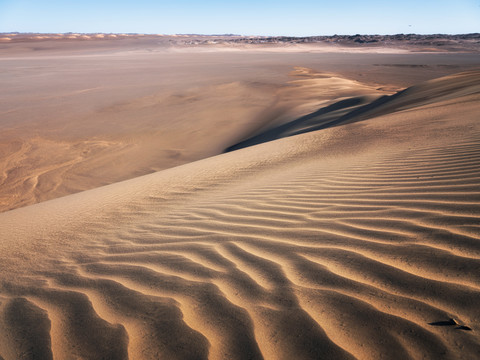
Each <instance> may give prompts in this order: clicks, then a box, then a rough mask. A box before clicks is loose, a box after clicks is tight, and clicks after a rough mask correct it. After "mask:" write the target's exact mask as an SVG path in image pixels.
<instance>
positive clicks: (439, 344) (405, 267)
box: [0, 69, 480, 359]
mask: <svg viewBox="0 0 480 360" xmlns="http://www.w3.org/2000/svg"><path fill="white" fill-rule="evenodd" d="M298 71H300V72H301V71H303V70H301V69H300V70H298ZM296 75H297V76H298V75H299V74H298V73H297V74H296ZM479 84H480V72H479V71H471V72H468V73H462V74H458V75H451V76H448V77H445V78H441V79H438V80H433V81H429V82H427V83H422V84H420V85H418V86H414V87H410V88H408V89H407V90H406V91H403V92H401V93H398V94H396V95H393V96H390V97H388V98H383V100H382V101H378V98H375V99H371V102H368V101H367V100H366V99H365V98H364V97H362V98H361V99H362V101H360V102H358V101H357V102H354V103H355V106H353V107H352V108H351V109H348V108H345V107H340V108H339V109H337V110H338V111H340V113H339V114H337V115H339V116H337V117H332V118H330V117H326V115H325V114H329V113H328V112H327V113H326V112H325V111H324V112H320V113H319V112H318V110H317V112H314V113H312V116H310V117H308V118H307V119H305V118H303V120H301V121H298V119H297V120H293V122H288V121H282V122H280V123H274V124H271V126H269V127H267V128H263V129H255V131H250V135H251V137H248V136H247V134H245V136H243V139H240V140H242V141H246V142H248V139H249V138H250V139H252V138H255V139H256V141H255V143H256V145H254V146H245V147H241V148H240V149H239V150H237V151H232V152H228V153H225V154H221V155H218V156H213V157H209V158H207V159H203V160H199V161H195V162H191V163H188V164H185V165H181V166H177V167H174V168H171V169H167V170H163V171H158V172H155V173H152V174H149V175H145V176H141V177H136V178H134V179H131V180H127V181H123V182H117V183H115V184H112V185H108V186H104V187H98V188H96V189H93V190H89V191H84V192H80V193H77V194H74V195H69V196H66V197H62V198H57V199H54V200H50V201H45V202H41V203H39V204H35V205H30V206H26V207H23V208H20V209H16V210H13V211H7V212H4V213H2V214H0V223H1V226H0V239H1V242H0V254H1V262H0V279H1V283H0V284H1V285H0V314H1V316H0V333H1V334H2V336H1V337H0V357H1V358H3V359H33V358H41V359H50V358H55V359H127V358H129V359H160V358H165V359H206V358H210V359H262V358H264V359H344V358H345V359H354V358H357V359H382V358H384V359H419V358H427V359H476V358H478V354H479V353H480V337H479V335H478V333H479V331H480V308H479V306H478V304H479V298H480V226H479V224H480V221H479V220H480V123H479V121H478V115H479V113H480V85H479ZM377 95H378V94H377ZM355 98H357V99H358V96H356V97H355ZM342 104H343V105H344V104H345V103H342ZM325 106H332V104H331V103H329V104H326V105H325ZM329 109H330V110H331V109H332V108H331V107H330V108H329ZM337 110H335V111H337ZM339 119H343V120H345V121H343V120H342V121H340V120H339ZM317 127H318V128H317ZM272 134H274V135H275V136H273V135H272ZM257 140H258V141H257ZM247 145H248V144H247Z"/></svg>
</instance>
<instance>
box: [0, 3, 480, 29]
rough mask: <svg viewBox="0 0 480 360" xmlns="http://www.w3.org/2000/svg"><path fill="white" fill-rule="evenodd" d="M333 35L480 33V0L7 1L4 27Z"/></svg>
mask: <svg viewBox="0 0 480 360" xmlns="http://www.w3.org/2000/svg"><path fill="white" fill-rule="evenodd" d="M13 31H18V32H44V33H46V32H53V33H58V32H83V33H89V32H104V33H124V32H125V33H127V32H131V33H153V34H157V33H160V34H189V33H195V34H226V33H229V34H230V33H232V34H241V35H293V36H308V35H333V34H357V33H360V34H398V33H417V34H433V33H447V34H458V33H472V32H480V0H403V1H402V0H394V1H392V0H365V1H362V0H330V1H323V0H316V1H315V0H296V1H294V0H290V1H286V0H276V1H273V0H257V1H252V0H243V1H238V0H230V1H220V0H203V1H197V0H169V1H163V0H160V1H154V0H135V1H133V0H115V1H113V0H0V32H13Z"/></svg>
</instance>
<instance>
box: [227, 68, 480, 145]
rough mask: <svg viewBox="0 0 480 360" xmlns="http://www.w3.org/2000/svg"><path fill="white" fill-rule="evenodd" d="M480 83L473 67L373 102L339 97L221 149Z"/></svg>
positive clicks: (447, 95) (473, 88) (450, 95)
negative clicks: (291, 119)
mask: <svg viewBox="0 0 480 360" xmlns="http://www.w3.org/2000/svg"><path fill="white" fill-rule="evenodd" d="M479 84H480V70H475V71H469V72H464V73H459V74H456V75H452V76H447V77H443V78H440V79H436V80H431V81H427V82H425V83H422V84H420V85H415V86H412V87H409V88H407V89H405V90H402V91H399V92H397V93H396V94H393V95H390V96H387V95H385V96H381V97H378V98H376V99H374V100H373V101H372V97H369V96H362V97H352V98H349V99H342V100H340V101H338V102H336V103H334V104H331V105H329V106H326V107H324V108H321V109H319V110H317V111H315V112H313V113H311V114H308V115H305V116H302V117H301V118H299V119H296V120H293V121H291V122H289V123H286V124H283V125H280V126H278V127H275V128H273V129H269V130H266V131H264V132H261V133H259V134H256V135H254V136H252V137H250V138H248V139H245V140H243V141H241V142H239V143H237V144H234V145H232V146H230V147H228V148H226V149H225V151H224V152H230V151H234V150H239V149H242V148H246V147H249V146H253V145H258V144H261V143H265V142H269V141H273V140H277V139H280V138H284V137H288V136H293V135H298V134H303V133H306V132H310V131H317V130H322V129H326V128H330V127H334V126H340V125H345V124H349V123H353V122H357V121H362V120H367V119H371V118H374V117H377V116H382V115H387V114H390V113H394V112H397V111H401V110H408V109H411V108H415V107H418V106H422V105H427V104H429V103H433V102H438V101H443V100H449V99H454V98H456V97H458V96H464V95H468V94H474V93H478V92H480V85H479Z"/></svg>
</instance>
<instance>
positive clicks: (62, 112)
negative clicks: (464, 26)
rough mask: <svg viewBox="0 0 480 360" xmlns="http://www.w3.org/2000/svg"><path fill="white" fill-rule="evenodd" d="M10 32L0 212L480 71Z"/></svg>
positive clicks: (409, 60) (395, 57) (274, 48)
mask: <svg viewBox="0 0 480 360" xmlns="http://www.w3.org/2000/svg"><path fill="white" fill-rule="evenodd" d="M4 35H5V36H6V37H10V38H11V40H9V41H4V42H2V43H1V44H0V93H1V94H2V95H1V96H0V211H6V210H10V209H14V208H18V207H22V206H26V205H30V204H33V203H37V202H41V201H44V200H49V199H53V198H57V197H60V196H64V195H68V194H72V193H76V192H79V191H83V190H87V189H93V188H96V187H98V186H102V185H106V184H111V183H115V182H118V181H122V180H126V179H131V178H134V177H136V176H140V175H145V174H148V173H152V172H155V171H159V170H163V169H167V168H171V167H174V166H178V165H181V164H186V163H189V162H192V161H195V160H199V159H203V158H206V157H209V156H213V155H218V154H220V153H222V152H223V151H224V150H225V149H227V148H230V147H231V146H233V145H234V144H237V143H239V142H242V141H243V140H246V139H248V138H250V137H252V136H253V135H255V134H259V133H263V132H264V131H266V130H268V129H271V128H275V127H277V126H278V125H281V124H285V123H288V122H290V121H293V120H295V119H299V118H300V117H302V116H305V115H308V114H311V113H312V112H314V111H317V110H319V109H323V108H325V107H326V106H327V105H331V104H334V103H337V102H338V101H340V100H342V99H344V100H346V101H347V102H346V103H343V104H341V105H340V106H341V107H343V110H342V109H337V110H338V111H337V112H336V113H330V115H331V117H335V116H337V115H338V114H339V113H340V112H342V111H343V112H344V113H345V112H348V106H347V105H352V106H359V105H366V104H368V103H369V102H371V101H372V100H373V99H375V98H378V97H381V96H383V95H389V94H393V93H395V92H396V91H398V90H400V89H403V88H405V87H407V86H411V85H414V84H416V83H419V82H421V81H425V80H430V79H433V78H437V77H440V76H445V75H448V74H452V73H456V72H461V71H465V70H470V69H473V68H475V67H478V66H479V60H478V53H471V52H454V53H449V52H443V53H409V52H408V51H407V50H405V49H397V48H395V47H382V44H381V43H380V44H379V43H376V44H374V45H375V46H374V47H367V48H363V47H358V46H359V45H358V46H357V47H355V48H353V47H345V48H341V47H339V46H337V45H335V46H334V47H332V46H333V45H331V46H330V47H329V48H328V49H327V50H325V49H326V48H325V47H324V46H323V45H318V44H317V45H315V44H313V45H311V44H310V45H309V44H303V45H302V44H289V43H285V44H269V45H268V46H266V45H262V44H257V45H255V46H254V45H252V44H236V45H235V47H228V46H227V45H228V44H227V45H226V44H216V45H211V44H210V45H205V46H187V45H188V44H189V43H192V42H194V41H197V42H198V41H204V42H205V41H207V40H205V38H206V37H184V36H177V37H175V36H169V37H166V36H152V35H150V36H141V35H135V36H133V35H122V34H118V35H115V37H114V38H112V35H111V34H89V35H85V34H83V35H82V34H67V35H61V34H60V35H59V34H49V35H48V34H43V35H42V34H36V35H35V34H30V35H28V36H27V35H22V34H4ZM7 35H8V36H7ZM84 37H88V39H86V38H84ZM73 38H75V39H73ZM208 39H209V38H208ZM228 39H229V40H231V38H228ZM209 41H210V40H209ZM172 44H173V45H172ZM178 44H181V45H178ZM280 45H281V46H280ZM300 45H301V46H300ZM367 45H368V44H367ZM367 45H365V46H367ZM372 46H373V45H372ZM332 49H333V50H332ZM470 50H471V49H470ZM352 97H357V100H349V99H351V98H352ZM330 110H332V109H330ZM297 130H298V129H297Z"/></svg>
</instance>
